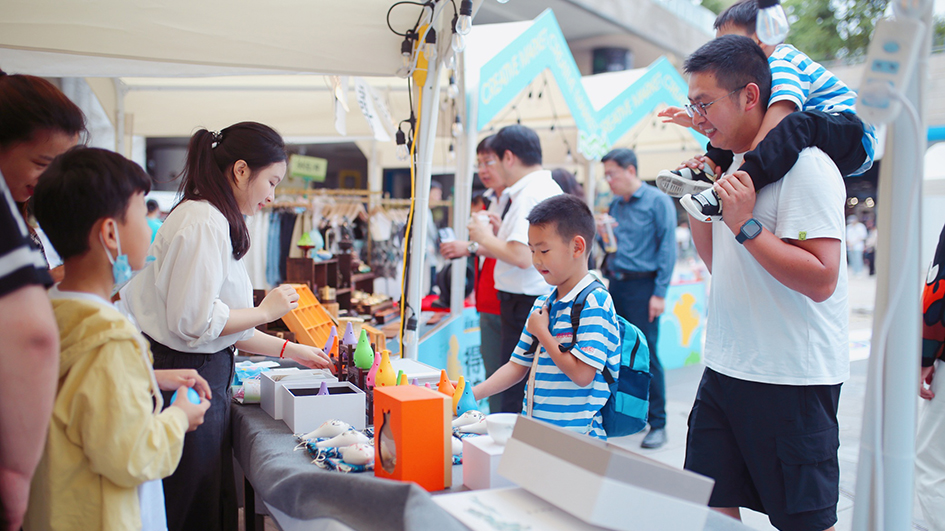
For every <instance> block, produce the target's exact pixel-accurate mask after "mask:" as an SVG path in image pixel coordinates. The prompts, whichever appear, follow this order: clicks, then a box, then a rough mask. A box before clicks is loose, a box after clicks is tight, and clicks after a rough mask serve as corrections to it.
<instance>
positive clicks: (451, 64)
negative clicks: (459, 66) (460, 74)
mask: <svg viewBox="0 0 945 531" xmlns="http://www.w3.org/2000/svg"><path fill="white" fill-rule="evenodd" d="M443 68H445V69H447V70H456V53H455V52H454V53H451V54H449V57H447V59H446V64H444V65H443Z"/></svg>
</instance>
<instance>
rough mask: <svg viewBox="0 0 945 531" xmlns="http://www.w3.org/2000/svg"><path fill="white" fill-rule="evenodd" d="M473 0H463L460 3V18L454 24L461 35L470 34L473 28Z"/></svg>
mask: <svg viewBox="0 0 945 531" xmlns="http://www.w3.org/2000/svg"><path fill="white" fill-rule="evenodd" d="M472 8H473V5H472V0H463V1H462V2H460V4H459V19H458V20H457V21H456V24H454V25H453V27H454V28H456V33H459V34H460V35H469V31H470V30H471V29H472Z"/></svg>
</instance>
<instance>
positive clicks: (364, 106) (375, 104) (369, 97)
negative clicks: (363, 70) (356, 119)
mask: <svg viewBox="0 0 945 531" xmlns="http://www.w3.org/2000/svg"><path fill="white" fill-rule="evenodd" d="M354 94H355V97H356V98H357V100H358V107H359V108H360V109H361V114H362V115H364V119H365V120H367V123H368V125H369V126H370V127H371V133H372V134H373V135H374V140H377V141H380V142H390V135H391V133H390V131H389V129H388V127H385V121H384V120H385V115H386V120H387V122H386V123H387V124H390V121H391V120H390V111H388V110H387V106H386V105H384V103H383V102H382V101H381V100H380V99H379V98H378V97H377V94H375V92H374V88H373V87H371V85H368V84H367V83H366V82H365V81H364V78H361V77H355V78H354Z"/></svg>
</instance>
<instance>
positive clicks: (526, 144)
mask: <svg viewBox="0 0 945 531" xmlns="http://www.w3.org/2000/svg"><path fill="white" fill-rule="evenodd" d="M489 147H490V148H491V150H492V151H493V152H494V154H495V158H491V157H488V158H484V159H481V160H480V163H481V164H482V166H481V167H480V171H483V169H485V168H488V169H487V170H486V171H492V172H493V173H494V175H495V176H496V177H498V179H499V180H500V181H502V183H503V184H504V186H505V187H506V188H505V191H504V193H503V197H502V200H501V201H500V204H501V208H502V214H499V215H497V214H496V213H494V212H490V214H489V217H490V222H473V223H470V224H469V239H470V240H471V241H472V242H475V243H476V244H477V246H476V249H475V252H476V253H477V254H479V255H480V256H485V257H487V258H495V259H496V263H495V269H494V271H493V274H494V278H495V289H496V290H497V295H498V299H499V307H500V316H499V317H500V324H501V334H500V335H501V340H500V350H499V355H500V356H501V357H500V360H499V361H500V366H501V364H505V362H507V361H509V358H510V357H511V356H512V351H513V350H515V345H516V344H517V343H518V340H519V337H520V336H521V334H522V330H524V329H525V321H526V320H527V319H528V315H529V313H530V312H531V309H532V304H533V303H534V302H535V299H536V298H537V297H538V296H539V295H545V294H547V293H549V292H550V291H551V289H552V288H551V286H549V285H548V284H547V283H546V282H545V280H544V278H543V277H542V276H541V274H540V273H539V272H538V270H536V269H535V267H534V266H533V265H532V253H531V251H530V250H529V248H528V219H527V217H528V214H529V213H530V212H531V210H532V207H534V206H535V205H537V204H538V203H540V202H542V201H544V200H545V199H547V198H549V197H552V196H555V195H559V194H561V193H562V191H561V187H560V186H558V183H556V182H555V181H554V179H552V177H551V172H550V171H548V170H545V169H542V167H541V141H540V140H539V138H538V134H537V133H535V131H532V130H531V129H529V128H527V127H525V126H522V125H510V126H507V127H503V128H502V129H501V130H499V132H498V133H496V134H495V136H493V137H492V138H491V139H490V141H489ZM495 227H498V231H497V232H495V230H494V229H495ZM484 361H485V360H484ZM524 397H525V379H522V381H521V382H519V383H517V384H515V385H513V386H512V387H510V388H509V389H507V390H505V391H503V392H502V393H501V402H502V405H501V409H500V410H498V411H502V412H505V413H521V412H522V401H523V399H524ZM489 404H490V406H489V407H490V410H492V401H491V400H490V403H489ZM492 412H493V413H495V412H497V411H496V410H492Z"/></svg>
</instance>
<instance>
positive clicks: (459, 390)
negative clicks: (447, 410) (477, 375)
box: [453, 376, 466, 415]
mask: <svg viewBox="0 0 945 531" xmlns="http://www.w3.org/2000/svg"><path fill="white" fill-rule="evenodd" d="M465 389H466V379H465V378H463V377H462V376H460V377H459V381H458V382H456V389H454V390H453V414H454V415H459V414H460V413H459V412H457V411H456V408H457V406H459V399H460V398H462V397H463V391H464V390H465Z"/></svg>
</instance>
